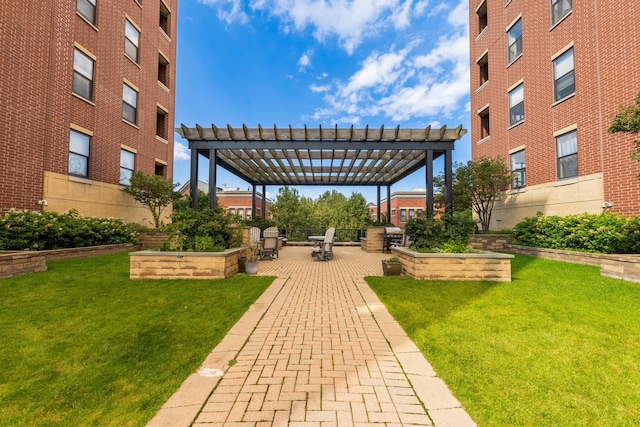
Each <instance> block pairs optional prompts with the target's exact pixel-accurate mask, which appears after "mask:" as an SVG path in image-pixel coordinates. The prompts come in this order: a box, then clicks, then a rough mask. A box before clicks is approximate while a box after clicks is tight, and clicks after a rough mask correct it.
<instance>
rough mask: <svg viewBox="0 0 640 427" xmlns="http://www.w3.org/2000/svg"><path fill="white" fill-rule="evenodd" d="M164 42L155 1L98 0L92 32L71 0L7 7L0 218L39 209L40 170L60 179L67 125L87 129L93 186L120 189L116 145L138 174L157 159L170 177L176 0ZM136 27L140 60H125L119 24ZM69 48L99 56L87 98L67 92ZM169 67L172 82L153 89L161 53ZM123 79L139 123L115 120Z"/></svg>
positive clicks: (1, 31) (0, 89)
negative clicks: (160, 120)
mask: <svg viewBox="0 0 640 427" xmlns="http://www.w3.org/2000/svg"><path fill="white" fill-rule="evenodd" d="M164 1H165V3H166V5H167V6H168V7H169V8H170V10H171V24H170V31H169V33H170V34H171V38H168V37H166V36H165V35H164V34H163V32H162V31H161V30H160V28H159V13H160V11H159V8H160V4H159V2H143V6H142V7H141V6H139V5H138V3H137V2H136V1H135V0H121V1H117V2H105V1H101V2H98V21H97V24H96V28H94V27H93V26H92V25H90V24H89V23H87V22H86V21H85V20H84V19H83V18H82V17H80V15H78V14H77V13H76V2H75V1H73V2H72V1H66V2H55V8H54V7H53V5H54V3H53V2H26V3H19V2H9V4H6V5H3V12H2V16H1V17H0V20H1V21H0V39H1V40H2V50H1V51H2V53H0V55H1V58H2V62H1V63H0V67H1V68H0V100H1V101H0V102H1V108H0V130H1V134H2V138H3V143H2V144H0V156H1V157H2V160H1V161H2V162H3V164H2V168H0V180H2V191H1V192H0V212H4V211H6V210H8V209H10V208H19V209H38V208H39V206H38V205H37V203H36V201H37V200H39V199H42V198H43V194H44V190H43V176H44V172H45V171H51V172H55V173H61V174H66V173H67V169H68V156H69V154H68V152H69V131H70V125H71V124H74V125H78V126H81V127H83V128H85V129H88V130H90V131H91V132H93V138H92V140H91V156H90V161H91V163H90V166H89V169H90V172H89V174H90V176H89V178H90V180H93V181H99V182H104V183H110V184H118V181H119V169H120V145H121V144H125V145H127V146H129V147H131V148H133V149H135V150H137V155H136V170H141V171H144V172H145V173H149V174H153V173H154V169H155V162H156V159H160V160H161V161H163V162H166V163H167V166H166V177H171V176H172V175H173V122H174V116H175V100H174V99H175V62H176V38H175V35H176V34H177V29H176V24H177V19H176V18H177V0H164ZM126 16H128V17H129V18H131V20H132V21H133V22H134V23H135V24H136V25H137V26H138V27H139V28H140V29H141V35H140V61H139V62H140V63H139V65H136V64H134V63H133V62H132V61H131V60H129V59H128V57H127V56H126V55H125V54H124V28H125V17H126ZM74 43H78V44H79V45H81V46H82V47H84V48H85V49H86V50H88V51H89V52H91V54H92V55H94V56H95V57H96V62H95V71H94V100H93V102H92V103H90V102H87V101H85V100H83V99H81V98H79V97H76V96H74V95H72V87H71V85H72V80H73V52H74ZM159 50H161V51H162V53H163V54H164V55H165V56H166V58H167V59H168V60H169V62H170V66H169V75H170V77H169V85H168V88H164V87H163V86H162V85H160V84H159V83H158V78H157V76H158V72H157V70H158V51H159ZM124 79H127V80H128V81H130V82H132V83H133V84H134V85H136V86H137V87H138V88H139V89H140V93H139V98H138V124H137V127H134V126H131V125H129V124H127V123H125V122H123V121H122V84H123V81H124ZM157 104H161V105H162V106H163V107H165V108H166V109H168V111H169V114H168V127H169V129H168V132H167V133H168V139H167V141H166V142H163V141H160V140H158V139H157V138H156V110H157Z"/></svg>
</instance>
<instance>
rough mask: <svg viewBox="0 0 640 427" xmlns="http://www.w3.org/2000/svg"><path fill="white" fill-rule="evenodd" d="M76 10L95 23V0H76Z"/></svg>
mask: <svg viewBox="0 0 640 427" xmlns="http://www.w3.org/2000/svg"><path fill="white" fill-rule="evenodd" d="M76 10H77V11H78V13H79V14H80V15H82V17H84V19H86V20H87V21H89V22H91V24H92V25H96V0H78V2H77V3H76Z"/></svg>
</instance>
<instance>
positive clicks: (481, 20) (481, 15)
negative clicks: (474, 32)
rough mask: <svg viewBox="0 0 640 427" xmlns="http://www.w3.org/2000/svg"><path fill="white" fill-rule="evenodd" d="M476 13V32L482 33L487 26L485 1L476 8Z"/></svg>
mask: <svg viewBox="0 0 640 427" xmlns="http://www.w3.org/2000/svg"><path fill="white" fill-rule="evenodd" d="M476 14H477V15H478V34H480V33H482V32H483V31H484V29H485V28H487V23H488V21H487V2H486V1H484V2H482V4H481V5H480V7H479V8H478V10H476Z"/></svg>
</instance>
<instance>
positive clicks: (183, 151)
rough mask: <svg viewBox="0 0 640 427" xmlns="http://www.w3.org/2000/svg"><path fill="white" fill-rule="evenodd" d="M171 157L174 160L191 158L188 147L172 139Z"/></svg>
mask: <svg viewBox="0 0 640 427" xmlns="http://www.w3.org/2000/svg"><path fill="white" fill-rule="evenodd" d="M173 158H174V160H189V159H191V153H190V152H189V147H187V146H186V145H184V144H182V143H181V142H179V141H174V144H173Z"/></svg>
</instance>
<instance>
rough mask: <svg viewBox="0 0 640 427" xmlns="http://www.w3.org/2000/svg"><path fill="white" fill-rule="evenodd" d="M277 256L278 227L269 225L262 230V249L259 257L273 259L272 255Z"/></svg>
mask: <svg viewBox="0 0 640 427" xmlns="http://www.w3.org/2000/svg"><path fill="white" fill-rule="evenodd" d="M274 255H275V256H276V258H279V256H280V255H279V253H278V228H277V227H269V228H267V229H265V230H264V231H263V232H262V251H261V252H260V259H273V256H274Z"/></svg>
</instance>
